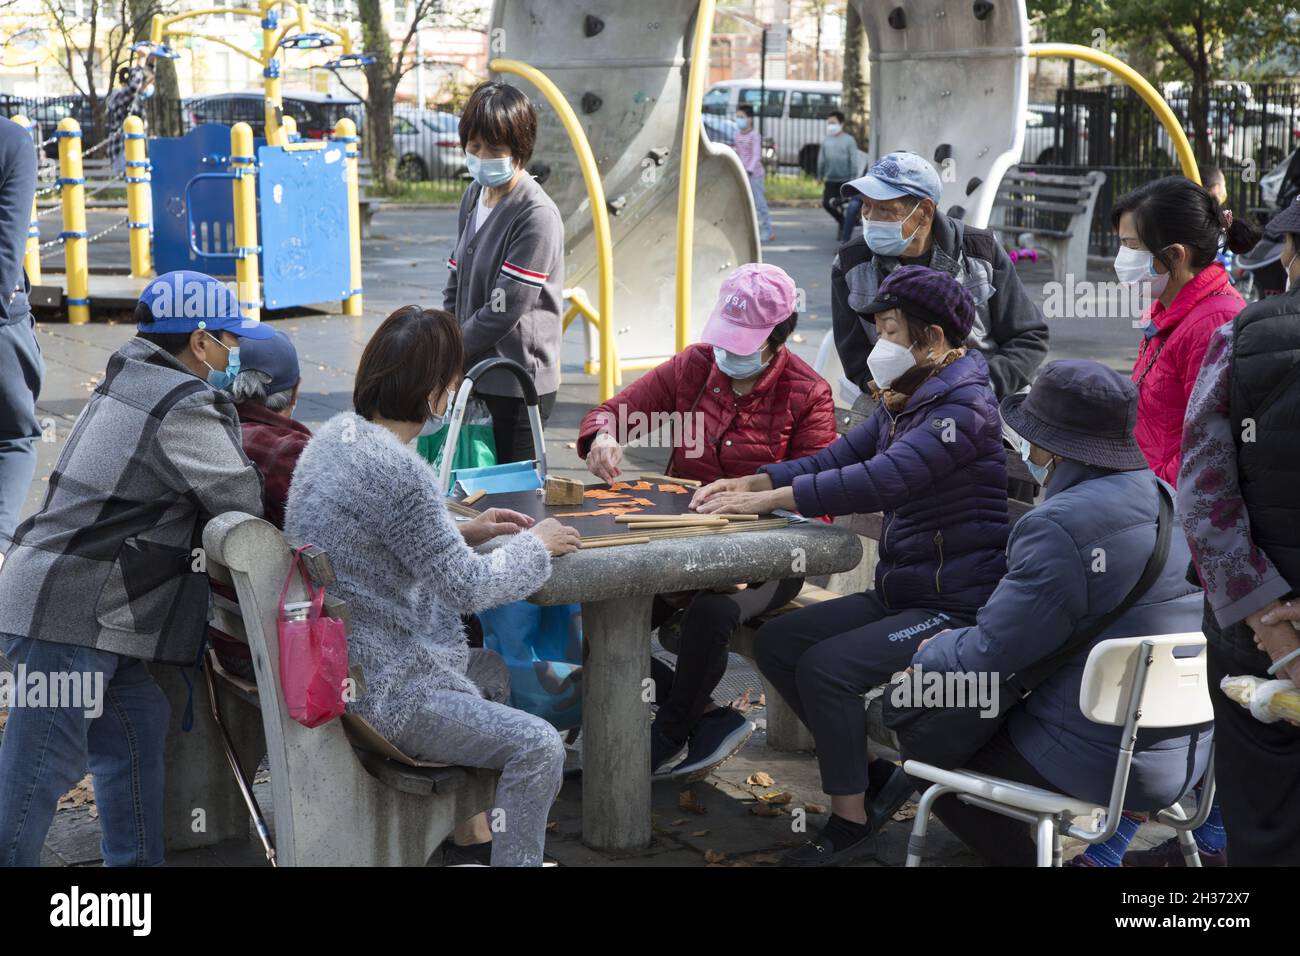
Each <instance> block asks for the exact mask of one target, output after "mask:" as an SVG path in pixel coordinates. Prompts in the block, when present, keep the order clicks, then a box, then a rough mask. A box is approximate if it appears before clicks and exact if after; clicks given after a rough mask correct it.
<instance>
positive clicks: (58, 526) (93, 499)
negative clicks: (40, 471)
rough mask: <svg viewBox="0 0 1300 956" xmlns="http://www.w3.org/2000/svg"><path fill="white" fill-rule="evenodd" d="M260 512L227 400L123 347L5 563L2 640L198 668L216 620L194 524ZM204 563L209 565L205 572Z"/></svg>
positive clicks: (151, 352) (170, 361) (0, 593)
mask: <svg viewBox="0 0 1300 956" xmlns="http://www.w3.org/2000/svg"><path fill="white" fill-rule="evenodd" d="M223 511H246V512H248V513H249V514H252V515H261V514H262V476H261V474H260V473H259V472H258V470H257V469H256V468H255V467H254V466H253V464H252V462H250V461H249V460H248V458H247V456H246V455H245V454H244V449H243V446H242V445H241V443H240V433H239V416H238V415H237V414H236V413H235V403H234V401H233V400H232V399H231V397H230V396H229V395H228V394H227V393H225V392H220V391H217V390H215V389H213V388H212V386H210V385H208V383H207V382H205V381H203V380H202V379H201V378H199V377H198V376H196V375H193V374H191V373H190V372H189V371H188V370H187V369H186V368H185V366H183V365H181V363H180V362H179V361H178V360H177V359H175V358H173V357H172V356H170V355H168V354H167V353H166V352H164V351H163V350H162V349H160V348H158V346H156V345H153V344H152V343H150V342H146V341H145V340H144V339H142V338H139V337H136V338H130V339H127V340H126V342H125V343H124V344H123V345H122V347H121V348H120V349H118V350H117V351H116V352H114V353H113V355H112V357H111V358H109V360H108V369H107V371H106V372H105V373H104V380H103V381H102V382H100V383H99V385H98V386H97V387H96V388H95V391H94V393H93V394H92V395H91V396H90V401H89V402H87V403H86V407H85V408H83V409H82V410H81V414H80V415H79V416H77V421H76V423H75V424H74V425H73V426H72V431H71V432H70V433H69V434H68V439H67V442H66V443H65V444H64V446H63V452H62V454H60V455H59V463H58V464H57V465H56V466H55V468H54V473H53V474H52V475H50V481H49V484H48V485H47V486H46V491H45V500H44V501H43V502H42V503H41V508H40V510H39V511H38V512H36V514H34V515H32V517H30V518H28V519H27V520H26V521H24V522H23V523H22V524H21V525H20V526H19V527H18V530H17V531H15V532H14V543H13V547H12V548H11V549H10V551H9V556H8V558H7V559H6V560H5V563H4V566H3V568H2V569H0V633H7V634H18V635H22V636H25V637H35V638H39V639H40V640H43V641H52V642H53V643H56V644H76V645H80V646H82V647H93V648H96V649H98V650H101V651H111V652H112V653H114V654H122V655H124V656H126V657H138V658H141V659H143V660H148V661H160V662H163V663H169V664H193V663H194V660H195V658H196V657H197V656H198V651H199V642H200V640H201V638H202V637H203V634H204V632H205V630H206V627H205V623H206V622H207V619H208V594H209V587H208V576H207V574H206V573H204V572H203V571H201V570H200V569H198V568H196V567H195V562H194V557H193V555H192V554H191V551H192V549H193V548H194V547H195V546H196V545H197V544H198V538H197V532H198V525H199V523H201V522H202V521H204V520H206V518H208V517H212V516H214V515H219V514H221V513H222V512H223ZM200 567H201V566H200Z"/></svg>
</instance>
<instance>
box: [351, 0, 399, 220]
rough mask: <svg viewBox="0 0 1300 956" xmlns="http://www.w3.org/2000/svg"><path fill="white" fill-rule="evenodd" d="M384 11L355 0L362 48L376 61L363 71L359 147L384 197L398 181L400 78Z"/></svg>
mask: <svg viewBox="0 0 1300 956" xmlns="http://www.w3.org/2000/svg"><path fill="white" fill-rule="evenodd" d="M385 8H386V5H385V4H384V3H383V2H382V0H357V18H358V19H359V20H360V21H361V42H362V49H364V50H365V52H367V53H369V54H370V55H371V56H373V57H374V58H375V62H374V63H372V64H370V65H369V66H367V67H366V68H365V73H366V97H365V102H366V133H365V137H364V139H363V142H362V145H363V147H364V148H365V150H366V154H367V155H368V156H369V157H370V169H371V175H372V176H373V177H374V183H375V188H376V189H377V190H378V191H379V192H380V193H384V194H387V193H391V192H393V190H394V188H395V186H396V180H397V176H396V168H395V167H396V163H395V162H394V159H393V101H394V100H395V99H396V97H397V82H398V80H399V79H400V77H399V76H398V73H397V69H396V68H395V66H394V64H393V50H392V43H391V41H390V40H389V33H388V24H387V23H386V22H385Z"/></svg>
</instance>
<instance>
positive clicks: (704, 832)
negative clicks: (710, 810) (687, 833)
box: [691, 830, 709, 837]
mask: <svg viewBox="0 0 1300 956" xmlns="http://www.w3.org/2000/svg"><path fill="white" fill-rule="evenodd" d="M708 835H709V831H708V830H696V831H695V832H694V833H692V834H691V836H693V837H706V836H708Z"/></svg>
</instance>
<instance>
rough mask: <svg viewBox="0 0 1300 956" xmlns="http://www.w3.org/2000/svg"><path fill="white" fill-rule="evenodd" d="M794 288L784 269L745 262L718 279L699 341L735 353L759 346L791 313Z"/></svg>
mask: <svg viewBox="0 0 1300 956" xmlns="http://www.w3.org/2000/svg"><path fill="white" fill-rule="evenodd" d="M794 300H795V288H794V280H793V279H791V278H790V277H789V276H788V275H787V274H786V272H785V270H784V269H781V268H778V267H777V266H774V265H768V264H767V263H764V262H747V263H745V265H743V266H741V267H740V268H738V269H737V270H736V271H735V272H733V273H732V274H731V275H729V276H727V278H726V279H724V280H723V281H722V288H721V289H720V290H719V292H718V304H717V305H715V306H714V307H713V312H712V313H711V314H710V315H709V321H708V322H706V323H704V331H703V332H702V333H700V341H701V342H704V343H705V344H707V345H713V346H716V347H717V348H720V349H726V350H727V351H728V352H732V353H734V354H736V355H752V354H753V353H754V352H757V351H758V350H759V349H760V348H762V347H763V343H764V342H766V341H767V337H768V335H769V334H770V333H771V331H772V329H773V327H774V326H777V325H780V324H781V323H782V322H784V321H785V320H786V319H788V318H790V316H791V315H792V314H793V313H794Z"/></svg>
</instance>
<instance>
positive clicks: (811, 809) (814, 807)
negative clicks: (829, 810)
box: [803, 803, 826, 813]
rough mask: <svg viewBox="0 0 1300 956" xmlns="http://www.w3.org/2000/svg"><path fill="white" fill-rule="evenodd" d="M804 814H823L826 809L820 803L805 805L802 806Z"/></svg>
mask: <svg viewBox="0 0 1300 956" xmlns="http://www.w3.org/2000/svg"><path fill="white" fill-rule="evenodd" d="M803 809H804V812H805V813H825V812H826V808H825V807H824V806H822V805H821V804H820V803H805V804H804V805H803Z"/></svg>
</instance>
